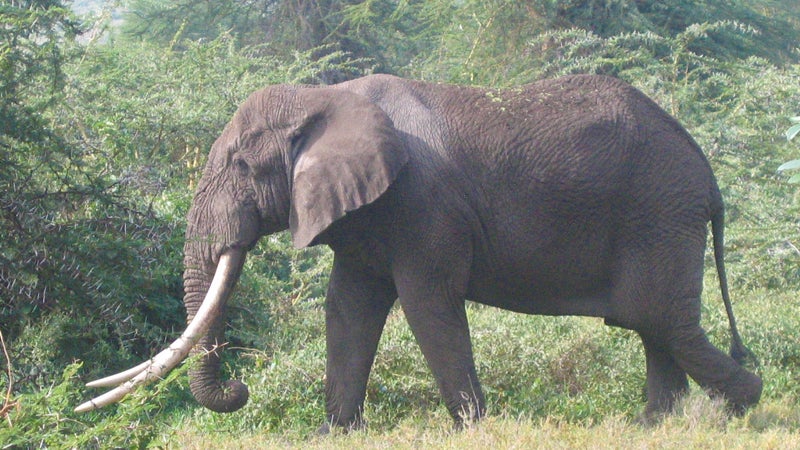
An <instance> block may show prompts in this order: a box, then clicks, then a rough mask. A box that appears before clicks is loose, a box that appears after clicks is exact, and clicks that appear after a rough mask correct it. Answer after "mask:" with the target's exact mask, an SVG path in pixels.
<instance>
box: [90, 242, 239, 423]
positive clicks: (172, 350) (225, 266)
mask: <svg viewBox="0 0 800 450" xmlns="http://www.w3.org/2000/svg"><path fill="white" fill-rule="evenodd" d="M244 256H245V253H244V251H238V250H236V251H231V252H227V253H224V254H223V255H222V256H221V257H220V259H219V264H217V270H216V272H215V273H214V278H213V279H212V281H211V286H210V287H209V288H208V292H206V296H205V298H204V299H203V303H202V304H201V305H200V308H199V309H198V310H197V314H196V315H195V316H194V318H193V319H192V321H191V322H190V323H189V325H188V326H187V327H186V330H184V332H183V333H182V334H181V336H180V337H179V338H178V339H176V340H175V341H174V342H173V343H172V344H171V345H170V346H169V347H168V348H167V349H166V350H162V351H161V352H160V353H159V354H157V355H156V356H155V357H153V358H152V359H151V360H149V361H145V362H143V363H141V364H139V365H138V366H136V367H133V368H131V369H128V370H126V371H124V372H120V373H118V374H116V375H111V376H108V377H105V378H101V379H99V380H96V381H93V382H91V383H88V384H87V386H90V387H98V386H99V387H109V386H117V385H118V386H117V387H116V388H114V389H112V390H111V391H108V392H106V393H105V394H102V395H100V396H98V397H95V398H93V399H92V400H89V401H88V402H85V403H83V404H81V405H80V406H78V407H77V408H75V412H86V411H91V410H93V409H97V408H102V407H103V406H107V405H110V404H112V403H116V402H118V401H120V400H121V399H122V398H123V397H125V396H126V395H127V394H128V393H130V392H131V391H132V390H133V389H134V388H135V387H136V386H138V385H139V384H143V383H145V384H146V383H149V382H151V381H154V380H156V379H159V378H161V377H162V376H163V375H164V374H166V373H167V372H169V371H170V370H172V369H173V368H174V367H175V366H177V365H178V364H180V362H181V361H183V360H184V359H185V358H186V356H187V355H188V354H189V352H190V351H191V350H192V348H193V347H194V346H195V345H196V344H197V342H198V341H199V340H200V338H201V337H203V336H204V335H205V334H206V333H207V332H208V328H209V327H210V326H211V322H212V321H213V320H214V318H215V317H216V316H217V315H218V314H219V310H220V308H221V307H222V306H223V305H224V303H225V301H226V300H227V298H228V296H229V295H230V293H231V290H232V289H233V285H234V284H235V282H236V279H237V278H238V274H239V271H240V270H241V268H242V264H243V263H244ZM120 383H123V384H120Z"/></svg>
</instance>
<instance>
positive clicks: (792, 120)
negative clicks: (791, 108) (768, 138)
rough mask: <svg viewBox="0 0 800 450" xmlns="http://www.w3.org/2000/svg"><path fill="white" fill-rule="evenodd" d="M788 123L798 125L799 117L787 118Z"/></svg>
mask: <svg viewBox="0 0 800 450" xmlns="http://www.w3.org/2000/svg"><path fill="white" fill-rule="evenodd" d="M789 121H790V122H792V123H800V116H795V117H789Z"/></svg>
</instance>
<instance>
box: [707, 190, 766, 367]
mask: <svg viewBox="0 0 800 450" xmlns="http://www.w3.org/2000/svg"><path fill="white" fill-rule="evenodd" d="M715 197H716V199H715V200H716V201H715V202H714V203H715V205H714V207H713V208H712V212H711V235H712V237H713V245H714V262H715V263H716V266H717V276H718V277H719V287H720V291H722V301H723V302H724V303H725V311H726V312H727V314H728V323H729V324H730V328H731V358H733V359H734V360H735V361H736V362H737V363H739V364H740V365H743V364H745V362H749V363H751V364H755V365H758V360H757V359H756V357H755V355H754V354H753V352H751V351H750V349H748V348H747V347H745V345H744V343H743V342H742V337H741V335H740V334H739V329H738V328H737V327H736V318H735V317H734V316H733V306H731V297H730V294H729V292H728V276H727V275H726V273H725V207H724V206H723V203H722V197H721V195H720V194H719V190H717V192H716V196H715Z"/></svg>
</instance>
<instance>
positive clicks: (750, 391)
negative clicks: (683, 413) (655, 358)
mask: <svg viewBox="0 0 800 450" xmlns="http://www.w3.org/2000/svg"><path fill="white" fill-rule="evenodd" d="M673 331H674V333H673V334H672V336H670V338H669V341H668V342H669V346H670V351H671V353H672V355H673V358H675V361H676V362H677V363H678V365H679V366H680V367H681V368H682V369H683V370H685V371H686V372H687V373H688V374H689V376H691V377H692V379H694V380H695V381H697V383H698V384H699V385H700V386H701V387H703V388H704V389H706V390H707V391H708V392H709V393H710V394H711V395H713V396H723V397H724V398H725V400H726V401H727V402H728V405H729V407H730V408H731V409H732V410H733V411H734V412H736V413H743V412H744V411H745V409H747V408H748V407H750V406H753V405H755V404H756V403H758V400H759V399H760V398H761V388H762V383H761V378H760V377H759V376H758V375H755V374H753V373H751V372H749V371H747V370H746V369H745V368H744V367H742V366H740V365H739V364H738V363H736V361H734V360H733V358H731V357H730V356H728V355H726V354H725V353H724V352H722V351H721V350H719V349H718V348H716V347H714V346H713V345H712V344H711V342H709V340H708V337H707V336H706V334H705V332H704V331H703V329H702V328H700V325H699V324H692V325H688V326H686V327H678V328H674V329H673Z"/></svg>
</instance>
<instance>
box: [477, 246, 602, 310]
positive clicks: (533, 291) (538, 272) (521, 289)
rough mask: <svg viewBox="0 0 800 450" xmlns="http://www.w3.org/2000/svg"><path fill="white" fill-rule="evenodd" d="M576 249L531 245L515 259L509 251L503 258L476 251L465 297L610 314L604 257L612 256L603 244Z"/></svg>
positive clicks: (504, 304)
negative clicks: (544, 248) (553, 249)
mask: <svg viewBox="0 0 800 450" xmlns="http://www.w3.org/2000/svg"><path fill="white" fill-rule="evenodd" d="M594 242H596V243H597V242H601V241H600V240H597V241H594ZM580 250H581V251H578V252H571V251H568V250H566V249H560V251H559V252H552V253H548V254H547V255H546V256H545V257H537V255H539V256H541V255H542V253H539V252H535V251H531V252H530V253H527V254H517V255H516V256H518V258H516V259H515V258H508V256H515V255H513V254H511V253H513V252H511V253H507V254H506V255H505V256H506V259H505V260H503V259H498V258H481V257H480V256H478V258H476V260H475V261H473V267H472V271H471V273H470V282H469V287H468V295H467V298H468V299H469V300H472V301H475V302H478V303H483V304H486V305H492V306H496V307H499V308H503V309H508V310H512V311H517V312H522V313H527V314H546V315H580V316H595V317H608V316H609V313H610V304H611V281H610V279H611V275H610V268H609V267H608V264H607V263H604V262H603V261H609V260H610V258H609V257H608V256H607V255H606V254H605V253H604V250H605V249H603V248H602V244H601V245H600V246H598V248H593V249H586V248H584V249H580ZM583 250H592V251H586V252H584V251H583ZM553 255H558V256H553ZM587 255H595V256H594V257H589V256H587Z"/></svg>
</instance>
